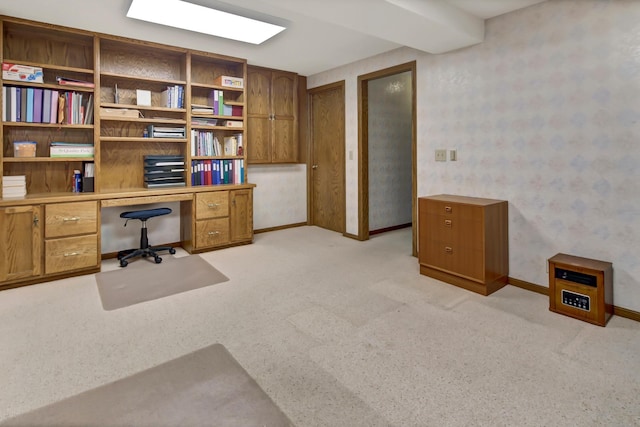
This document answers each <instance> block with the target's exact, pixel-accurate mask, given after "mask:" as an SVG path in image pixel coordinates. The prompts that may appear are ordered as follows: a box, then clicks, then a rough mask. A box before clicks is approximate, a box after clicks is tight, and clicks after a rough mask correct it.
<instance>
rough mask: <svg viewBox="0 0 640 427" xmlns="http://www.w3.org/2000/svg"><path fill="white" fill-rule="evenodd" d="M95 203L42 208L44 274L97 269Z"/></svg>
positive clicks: (96, 210) (97, 240) (96, 206)
mask: <svg viewBox="0 0 640 427" xmlns="http://www.w3.org/2000/svg"><path fill="white" fill-rule="evenodd" d="M98 224H99V221H98V203H97V202H95V201H87V202H72V203H55V204H48V205H46V206H45V241H44V247H45V258H44V259H45V268H44V272H45V274H57V273H67V272H71V271H74V270H82V269H87V268H93V269H96V268H98V267H99V266H100V250H99V249H98V242H99V238H98V229H99V225H98Z"/></svg>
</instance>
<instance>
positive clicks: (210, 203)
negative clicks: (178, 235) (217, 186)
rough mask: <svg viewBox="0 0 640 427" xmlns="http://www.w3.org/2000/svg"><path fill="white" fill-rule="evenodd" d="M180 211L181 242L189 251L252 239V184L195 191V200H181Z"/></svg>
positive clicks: (245, 241) (200, 250)
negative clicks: (250, 186) (245, 186)
mask: <svg viewBox="0 0 640 427" xmlns="http://www.w3.org/2000/svg"><path fill="white" fill-rule="evenodd" d="M181 215H182V222H183V227H182V239H181V240H182V246H183V247H184V248H185V249H186V250H188V251H189V252H202V251H205V250H210V249H212V248H215V247H221V246H228V245H230V244H238V243H250V242H251V241H252V240H253V190H252V189H251V188H246V189H238V190H219V191H210V192H202V193H196V194H195V198H194V200H193V202H192V203H183V204H182V208H181ZM187 221H192V224H191V225H190V226H188V223H187Z"/></svg>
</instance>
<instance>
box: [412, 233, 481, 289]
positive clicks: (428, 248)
mask: <svg viewBox="0 0 640 427" xmlns="http://www.w3.org/2000/svg"><path fill="white" fill-rule="evenodd" d="M423 250H424V254H421V255H422V257H421V261H420V262H421V263H422V264H424V265H428V266H430V267H434V268H438V269H441V270H445V271H447V272H450V273H454V274H457V275H461V276H465V277H467V278H470V279H476V280H479V281H482V280H484V256H483V253H482V251H481V250H475V249H471V248H465V247H460V246H456V245H447V244H445V243H441V242H427V243H426V245H425V247H424V248H423Z"/></svg>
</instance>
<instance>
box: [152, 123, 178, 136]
mask: <svg viewBox="0 0 640 427" xmlns="http://www.w3.org/2000/svg"><path fill="white" fill-rule="evenodd" d="M147 131H148V132H149V138H184V137H185V127H184V126H176V127H169V126H155V125H149V126H147Z"/></svg>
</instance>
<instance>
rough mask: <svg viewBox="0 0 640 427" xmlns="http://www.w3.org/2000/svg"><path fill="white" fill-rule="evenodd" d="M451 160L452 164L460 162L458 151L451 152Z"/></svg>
mask: <svg viewBox="0 0 640 427" xmlns="http://www.w3.org/2000/svg"><path fill="white" fill-rule="evenodd" d="M449 160H451V161H452V162H455V161H456V160H458V152H457V151H456V150H449Z"/></svg>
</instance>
